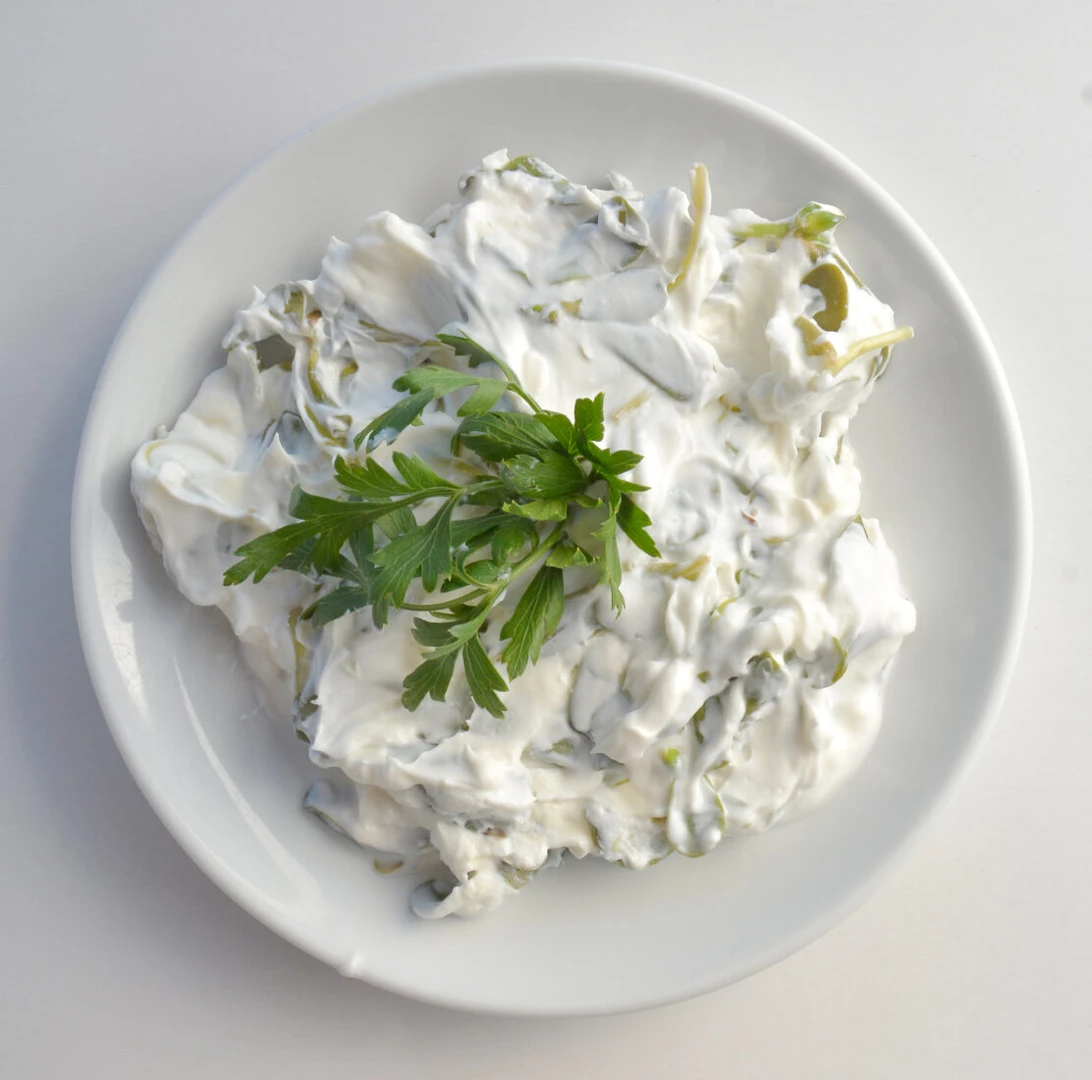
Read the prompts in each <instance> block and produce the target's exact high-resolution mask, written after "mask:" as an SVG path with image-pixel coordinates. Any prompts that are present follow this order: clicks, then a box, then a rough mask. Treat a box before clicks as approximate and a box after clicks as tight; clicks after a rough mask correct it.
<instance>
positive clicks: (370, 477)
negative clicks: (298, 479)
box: [224, 334, 659, 717]
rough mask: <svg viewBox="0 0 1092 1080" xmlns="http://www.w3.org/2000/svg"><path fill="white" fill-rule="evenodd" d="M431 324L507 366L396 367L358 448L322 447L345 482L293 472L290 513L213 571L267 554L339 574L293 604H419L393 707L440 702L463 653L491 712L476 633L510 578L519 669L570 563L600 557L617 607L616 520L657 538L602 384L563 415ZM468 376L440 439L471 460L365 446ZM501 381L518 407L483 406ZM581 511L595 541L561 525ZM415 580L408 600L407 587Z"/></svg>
mask: <svg viewBox="0 0 1092 1080" xmlns="http://www.w3.org/2000/svg"><path fill="white" fill-rule="evenodd" d="M438 338H439V340H440V341H441V342H442V343H443V344H445V345H448V346H450V347H451V348H452V349H453V350H454V352H455V354H456V355H458V356H464V357H466V359H467V362H468V364H469V367H470V368H471V369H475V368H478V367H480V366H483V365H486V364H488V365H492V366H493V367H495V368H497V369H498V370H499V371H500V372H501V375H502V376H503V377H501V378H496V377H487V376H485V375H482V374H478V373H477V372H476V371H471V372H469V373H464V372H462V371H456V370H454V369H452V368H447V367H441V366H438V365H434V364H425V365H422V366H420V367H416V368H411V369H410V370H409V371H406V372H405V373H404V374H403V375H401V376H399V378H398V379H396V380H395V382H394V384H393V385H394V389H396V390H400V391H403V392H404V393H405V395H406V396H405V397H403V398H401V399H400V400H399V401H397V402H396V403H395V404H394V405H393V406H392V407H391V408H390V409H388V410H387V411H386V412H384V413H382V414H381V415H380V416H377V417H376V418H375V419H374V420H372V421H371V423H369V424H368V425H367V426H366V427H365V428H364V429H363V430H362V431H361V432H360V433H359V434H358V435H357V437H356V440H355V446H356V448H357V450H360V449H361V448H362V447H363V449H364V456H363V457H361V458H360V459H358V460H350V459H348V458H346V457H339V458H337V460H336V461H335V462H334V471H335V476H336V479H337V482H338V484H339V485H340V487H341V489H342V492H343V497H340V498H328V497H325V496H320V495H314V494H309V493H308V492H305V491H303V490H302V489H300V488H299V487H297V488H296V489H295V490H294V491H293V493H292V498H291V502H290V505H289V510H290V513H291V514H292V516H293V517H294V518H295V519H296V520H295V521H293V522H291V523H290V524H288V525H285V526H283V527H282V528H280V529H277V530H276V531H274V532H271V533H267V534H266V535H264V536H259V537H257V538H256V539H254V540H251V541H250V543H248V544H244V545H243V546H242V547H241V548H239V549H238V551H236V552H235V554H236V555H238V556H239V557H240V558H239V562H237V563H235V564H233V565H232V566H230V567H229V568H228V570H227V571H226V572H225V574H224V583H225V584H226V585H237V584H239V583H240V582H243V581H246V580H247V579H248V578H253V579H254V580H255V581H261V580H262V578H263V577H265V576H266V574H268V573H269V572H270V571H272V570H274V569H276V568H278V567H279V568H282V569H289V570H295V571H298V572H300V573H304V574H311V575H313V576H315V577H316V578H319V579H335V580H337V581H338V584H337V585H336V587H335V588H333V589H332V590H330V591H328V592H326V593H324V594H323V595H322V596H321V597H320V598H319V599H318V600H317V601H316V602H315V603H314V604H312V605H311V607H310V608H308V609H307V610H306V611H305V612H304V617H305V618H308V619H310V621H311V622H312V624H313V625H315V626H323V625H325V624H326V623H329V622H331V621H332V620H334V619H337V618H340V617H341V616H342V615H345V614H347V613H349V612H351V611H357V610H359V609H361V608H365V607H369V606H370V607H371V609H372V619H373V621H374V623H375V625H376V627H383V626H384V625H386V623H387V621H388V620H389V618H390V612H391V609H392V608H400V609H404V610H409V611H413V612H418V613H420V614H419V615H418V616H417V617H415V618H414V622H413V636H414V638H415V639H416V640H417V642H418V643H419V644H420V645H421V646H422V661H421V663H420V664H419V665H418V666H417V667H416V668H414V670H413V671H411V672H410V673H409V674H408V675H407V676H406V678H405V680H404V682H403V688H404V693H403V695H402V702H403V704H404V705H405V707H406V708H407V709H411V710H412V709H416V708H417V707H418V706H419V705H420V704H421V702H422V701H423V700H424V699H425V697H426V696H428V697H431V698H433V699H434V700H436V701H443V700H444V699H445V696H446V694H447V690H448V687H449V685H450V683H451V679H452V676H453V675H454V672H455V667H456V664H457V663H458V661H459V659H460V658H461V659H462V663H463V670H464V673H465V676H466V682H467V687H468V689H469V691H470V694H471V696H472V698H473V699H474V701H475V702H476V703H477V704H478V705H479V706H481V707H482V708H484V709H487V710H488V711H489V712H490V713H492V714H493V715H494V716H497V717H499V716H502V715H503V714H504V711H505V705H504V702H503V701H502V700H501V698H500V697H499V693H500V692H502V691H504V690H506V689H508V685H507V683H506V682H505V679H504V678H503V677H502V675H501V674H500V672H499V671H498V670H497V667H496V665H495V664H494V662H493V660H492V659H491V658H490V656H489V654H488V652H487V651H486V648H485V645H484V643H483V635H484V634H485V632H486V630H487V628H488V624H489V617H490V613H491V612H492V611H493V608H494V607H495V606H496V605H497V604H498V603H499V602H500V601H501V599H502V598H503V597H504V595H505V593H506V592H507V590H508V589H510V588H511V587H512V586H513V585H514V584H515V583H516V582H517V581H521V579H524V578H529V581H528V583H527V585H526V588H525V589H524V590H523V593H522V595H521V596H520V598H519V601H518V602H517V603H516V605H515V608H514V609H513V610H512V613H511V615H510V616H509V617H508V619H507V621H506V622H505V623H504V625H503V626H502V627H501V629H500V641H501V642H502V643H503V647H502V650H501V654H500V659H501V661H502V662H503V663H504V665H505V666H506V668H507V672H508V678H509V679H515V678H517V677H518V676H519V675H520V674H521V673H522V672H523V671H524V670H525V669H526V668H527V666H528V664H534V663H536V662H537V661H538V658H539V653H540V651H541V649H542V645H543V643H544V642H545V641H546V639H547V638H549V637H550V635H551V634H553V632H554V631H555V630H556V629H557V627H558V624H559V622H560V620H561V616H562V613H563V610H564V607H565V590H564V571H565V570H566V569H567V568H569V567H575V566H595V567H598V568H599V571H600V581H601V582H602V583H604V584H605V585H607V586H608V588H609V589H610V595H611V604H612V606H613V607H614V609H615V610H616V611H620V610H621V609H622V607H623V605H624V599H623V597H622V591H621V582H622V563H621V559H620V556H619V551H618V532H619V530H621V531H622V532H623V533H625V535H626V536H628V537H629V538H630V540H632V541H633V543H634V544H635V545H636V546H637V547H638V548H640V549H641V550H642V551H644V552H646V553H647V554H649V555H652V556H657V557H658V556H659V551H658V550H657V548H656V544H655V542H654V541H653V539H652V537H651V536H650V535H649V533H648V526H649V525H651V520H650V519H649V517H648V515H647V514H646V513H645V512H644V510H642V509H641V507H640V506H638V505H637V503H636V502H635V501H634V500H633V495H634V494H635V493H636V492H639V491H644V490H646V489H645V488H644V487H643V486H642V485H640V484H636V483H634V482H633V481H631V480H626V479H624V478H623V477H624V474H625V473H628V472H630V471H631V470H632V469H633V468H634V467H635V466H636V465H637V463H638V462H639V461H640V460H641V455H640V454H636V453H634V452H633V451H631V450H610V449H607V448H606V447H604V446H603V445H602V442H603V438H604V421H603V395H602V394H599V395H598V396H597V397H595V398H579V399H578V400H577V401H576V402H575V404H574V407H573V416H572V418H571V419H570V418H569V417H568V416H565V415H564V414H563V413H559V412H553V411H551V410H548V409H543V408H542V407H541V406H540V405H539V404H538V402H536V401H535V400H534V398H532V397H531V395H530V394H528V393H527V391H526V390H524V388H523V386H522V385H521V384H520V381H519V379H518V378H517V377H516V375H515V374H514V372H513V371H512V370H511V369H510V368H509V367H508V366H507V365H506V364H505V363H504V362H503V361H502V360H501V359H500V358H499V357H497V356H494V355H493V354H492V353H491V352H489V351H488V350H487V349H485V348H483V347H482V346H481V345H479V344H478V343H477V342H476V341H474V340H473V339H471V338H469V337H467V336H466V335H464V334H459V335H449V334H440V335H438ZM465 391H469V394H467V396H466V397H465V400H463V401H462V403H461V405H460V406H459V408H458V411H457V415H458V416H460V417H461V418H462V419H461V421H460V423H459V425H458V427H457V428H456V430H455V434H454V437H453V439H452V453H453V455H457V456H460V455H464V454H467V453H469V454H470V455H472V457H471V458H470V460H469V461H465V462H464V464H468V465H472V468H473V472H472V479H470V480H468V481H467V482H465V483H458V482H455V481H452V480H447V479H445V478H444V477H441V476H440V475H438V474H437V473H436V472H435V471H434V470H433V469H432V468H431V467H430V466H429V465H428V464H426V463H425V461H423V460H422V459H421V458H420V457H419V456H417V455H413V454H409V455H407V454H404V453H401V452H400V451H397V450H395V451H393V452H392V454H391V463H392V465H393V470H392V469H387V468H384V467H383V466H382V465H380V464H379V462H378V461H376V460H375V458H373V457H369V456H367V455H368V454H369V453H370V452H371V451H372V450H374V449H375V447H376V446H378V445H379V444H380V443H384V442H388V443H389V442H393V441H394V440H395V439H397V438H398V436H399V435H400V434H401V433H402V432H403V431H404V430H405V429H406V428H407V427H408V426H409V425H410V424H412V423H414V422H415V421H417V420H418V418H419V417H420V416H421V414H422V413H423V412H424V410H425V408H426V407H427V406H428V405H430V404H431V403H432V402H434V401H436V400H438V399H440V398H445V397H447V396H448V395H449V394H455V393H457V392H465ZM506 395H511V396H514V397H516V398H518V399H520V400H521V401H522V402H523V404H524V405H525V406H526V407H527V408H528V409H529V410H530V412H529V413H528V412H522V411H521V412H498V411H495V406H497V405H498V404H499V403H500V402H501V401H502V399H504V398H505V396H506ZM426 505H427V509H428V512H429V516H428V517H427V519H426V520H424V521H422V522H420V523H419V522H418V520H417V515H416V514H415V511H416V510H418V509H419V508H425V507H426ZM590 515H594V516H595V517H597V518H598V521H597V522H595V526H596V527H595V528H594V529H592V530H591V536H592V537H593V541H592V542H588V541H585V542H584V543H583V544H582V543H578V542H577V541H576V540H575V539H574V538H573V535H572V525H573V523H574V521H575V520H576V519H577V518H578V517H580V516H590ZM585 531H586V530H585ZM381 541H384V542H382V543H381ZM415 583H417V584H419V586H420V589H419V590H417V591H416V592H415V593H414V595H415V596H418V599H417V600H414V601H411V600H409V599H407V597H408V596H409V595H410V590H411V587H412V586H414V585H415ZM418 593H420V595H418Z"/></svg>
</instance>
